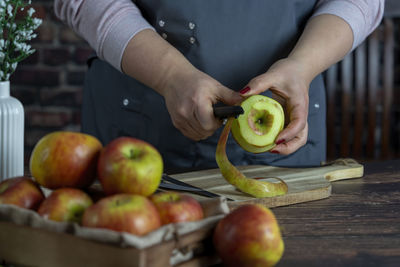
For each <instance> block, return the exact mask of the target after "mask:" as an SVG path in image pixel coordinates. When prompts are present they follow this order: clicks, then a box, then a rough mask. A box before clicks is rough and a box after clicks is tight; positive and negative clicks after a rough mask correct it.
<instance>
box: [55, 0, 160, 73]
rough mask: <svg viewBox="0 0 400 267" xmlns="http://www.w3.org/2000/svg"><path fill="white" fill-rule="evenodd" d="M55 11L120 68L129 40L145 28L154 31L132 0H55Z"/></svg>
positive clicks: (105, 58) (102, 56)
mask: <svg viewBox="0 0 400 267" xmlns="http://www.w3.org/2000/svg"><path fill="white" fill-rule="evenodd" d="M54 12H55V14H56V16H57V17H58V18H59V19H60V20H61V21H63V22H64V23H66V24H68V25H69V26H70V27H71V28H72V29H73V30H74V31H75V32H76V33H77V34H78V35H80V36H81V37H82V38H84V39H85V40H86V41H87V42H88V43H89V45H90V46H91V47H92V48H93V49H94V50H95V51H96V53H97V55H98V57H99V58H101V59H104V60H105V61H107V62H109V63H110V64H111V65H112V66H114V67H115V68H116V69H118V70H119V71H121V61H122V55H123V52H124V50H125V48H126V46H127V44H128V42H129V40H131V39H132V37H133V36H135V35H136V34H137V33H138V32H140V31H142V30H144V29H153V30H154V28H153V27H152V26H151V25H150V24H149V23H148V22H147V21H146V20H145V19H144V18H143V17H142V15H141V12H140V10H139V9H138V8H137V6H136V5H135V4H134V3H132V1H131V0H113V1H110V0H55V1H54Z"/></svg>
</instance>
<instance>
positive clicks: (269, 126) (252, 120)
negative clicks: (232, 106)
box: [232, 95, 285, 153]
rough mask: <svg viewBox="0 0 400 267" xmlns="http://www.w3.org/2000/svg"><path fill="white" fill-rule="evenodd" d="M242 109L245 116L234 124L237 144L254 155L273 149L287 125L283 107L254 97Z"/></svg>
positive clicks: (242, 105)
mask: <svg viewBox="0 0 400 267" xmlns="http://www.w3.org/2000/svg"><path fill="white" fill-rule="evenodd" d="M241 107H242V108H243V110H244V114H243V115H241V116H239V117H238V118H237V119H236V120H235V121H234V122H233V124H232V135H233V137H234V138H235V140H236V142H237V143H238V144H239V145H240V146H241V147H242V148H243V149H244V150H246V151H248V152H252V153H262V152H266V151H268V150H270V149H271V148H273V147H274V146H275V139H276V137H277V136H278V134H279V133H280V132H281V131H282V129H283V126H284V123H285V115H284V112H283V109H282V106H281V105H280V104H279V103H278V102H277V101H275V100H274V99H272V98H269V97H266V96H263V95H253V96H250V97H249V98H247V99H246V100H244V101H243V102H242V104H241Z"/></svg>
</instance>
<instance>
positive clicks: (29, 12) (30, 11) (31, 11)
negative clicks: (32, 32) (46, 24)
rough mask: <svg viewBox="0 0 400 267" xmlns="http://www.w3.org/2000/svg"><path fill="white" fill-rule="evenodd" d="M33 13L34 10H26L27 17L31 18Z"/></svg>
mask: <svg viewBox="0 0 400 267" xmlns="http://www.w3.org/2000/svg"><path fill="white" fill-rule="evenodd" d="M33 13H35V10H34V9H33V8H32V7H31V8H30V9H28V16H29V17H32V14H33Z"/></svg>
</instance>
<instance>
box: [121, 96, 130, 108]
mask: <svg viewBox="0 0 400 267" xmlns="http://www.w3.org/2000/svg"><path fill="white" fill-rule="evenodd" d="M122 104H123V105H124V106H127V105H129V100H128V99H126V98H125V99H124V100H122Z"/></svg>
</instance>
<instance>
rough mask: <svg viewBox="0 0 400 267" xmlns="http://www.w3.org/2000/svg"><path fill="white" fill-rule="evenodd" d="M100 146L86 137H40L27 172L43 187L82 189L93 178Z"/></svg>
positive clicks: (57, 134)
mask: <svg viewBox="0 0 400 267" xmlns="http://www.w3.org/2000/svg"><path fill="white" fill-rule="evenodd" d="M101 148H102V145H101V143H100V141H99V140H98V139H97V138H95V137H93V136H91V135H87V134H83V133H76V132H62V131H61V132H53V133H50V134H47V135H45V136H44V137H42V138H41V139H40V140H39V142H38V143H37V144H36V146H35V148H34V149H33V151H32V155H31V158H30V171H31V173H32V176H33V177H34V178H35V179H36V181H37V182H38V183H39V184H41V185H42V186H44V187H47V188H50V189H57V188H62V187H77V188H85V187H87V186H89V185H90V184H91V183H92V182H93V181H94V179H95V178H96V166H97V160H98V156H99V154H100V150H101Z"/></svg>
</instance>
